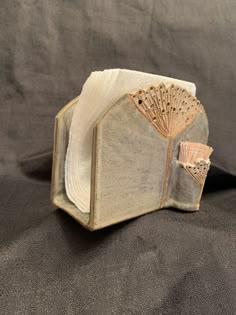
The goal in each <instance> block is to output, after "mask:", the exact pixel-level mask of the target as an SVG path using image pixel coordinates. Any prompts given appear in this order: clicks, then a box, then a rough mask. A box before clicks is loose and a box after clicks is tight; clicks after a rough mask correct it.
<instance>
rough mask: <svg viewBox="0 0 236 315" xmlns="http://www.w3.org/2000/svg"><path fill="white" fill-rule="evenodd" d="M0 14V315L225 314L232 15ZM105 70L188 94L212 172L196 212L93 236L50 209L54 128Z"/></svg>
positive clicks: (93, 6) (230, 228)
mask: <svg viewBox="0 0 236 315" xmlns="http://www.w3.org/2000/svg"><path fill="white" fill-rule="evenodd" d="M0 9H1V10H0V15H1V19H0V24H1V28H0V32H1V33H0V35H1V36H0V42H1V49H0V61H1V62H0V65H1V71H0V83H1V89H0V100H1V103H0V140H1V141H0V313H1V314H4V315H5V314H7V315H11V314H24V315H25V314H40V315H41V314H56V315H58V314H102V315H106V314H108V315H110V314H128V315H129V314H186V315H189V314H214V315H216V314H220V315H222V314H227V315H228V314H232V315H233V314H235V312H236V305H235V280H236V279H235V267H234V265H235V210H236V209H235V208H236V189H235V187H236V183H235V177H233V174H234V175H235V174H236V160H235V158H236V151H235V150H236V149H235V138H234V135H235V133H236V124H235V117H236V107H235V106H234V105H235V104H234V102H235V93H236V89H235V88H234V83H235V79H236V69H235V61H234V59H235V53H236V41H235V28H236V14H235V12H236V2H235V1H233V0H225V1H221V0H215V1H210V0H207V1H203V0H199V1H194V0H189V1H184V0H179V1H171V0H166V1H159V0H158V1H154V0H153V1H142V0H138V1H134V0H133V1H131V0H128V1H102V0H98V1H85V0H84V1H82V0H81V1H76V0H71V1H63V0H54V1H46V0H41V1H33V0H15V1H7V0H3V1H1V2H0ZM104 68H129V69H136V70H140V71H144V72H150V73H158V74H161V75H164V76H170V77H176V78H179V79H182V80H186V81H192V82H195V83H196V85H197V97H198V98H199V99H200V100H201V102H202V104H203V105H204V106H205V108H206V111H207V114H208V117H209V123H210V141H209V145H211V146H212V147H214V153H213V155H212V160H213V163H214V165H215V166H217V167H218V169H217V168H214V167H213V168H212V169H211V172H210V174H209V177H208V180H207V183H206V184H207V185H206V188H205V190H204V195H203V199H202V203H201V210H200V211H199V212H196V213H184V212H181V211H175V210H161V211H158V212H155V213H151V214H148V215H145V216H143V217H140V218H137V219H133V220H130V221H127V222H124V223H121V224H118V225H116V226H112V227H109V228H106V229H104V230H101V231H97V232H93V233H90V232H88V231H86V230H84V229H83V228H82V227H81V226H80V225H79V224H78V223H76V222H75V221H74V220H73V219H72V218H70V217H69V216H68V215H66V214H64V213H63V212H62V211H61V210H59V209H55V208H54V207H53V206H52V205H51V204H50V200H49V191H50V172H51V159H52V143H53V125H54V117H55V115H56V113H57V112H58V111H59V110H60V109H61V108H62V106H63V105H64V104H65V103H67V102H68V101H69V100H71V99H73V98H74V97H75V96H77V95H79V94H80V91H81V88H82V84H83V83H84V81H85V80H86V78H87V77H88V75H89V74H90V72H91V71H94V70H103V69H104ZM222 170H225V171H224V172H223V171H222Z"/></svg>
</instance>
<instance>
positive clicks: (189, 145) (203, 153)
mask: <svg viewBox="0 0 236 315" xmlns="http://www.w3.org/2000/svg"><path fill="white" fill-rule="evenodd" d="M212 151H213V149H212V148H211V147H209V146H207V145H204V144H202V143H194V142H186V141H182V142H180V151H179V162H180V163H181V164H182V167H184V168H185V169H186V171H187V172H188V173H189V174H190V175H191V176H193V177H194V178H195V179H196V180H197V181H199V182H200V183H201V184H203V183H204V182H205V179H206V176H207V172H208V170H209V167H210V160H209V157H210V155H211V153H212Z"/></svg>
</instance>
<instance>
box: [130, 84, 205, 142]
mask: <svg viewBox="0 0 236 315" xmlns="http://www.w3.org/2000/svg"><path fill="white" fill-rule="evenodd" d="M129 97H130V99H131V101H132V102H133V103H134V105H135V106H136V108H137V109H138V110H139V111H140V112H141V113H142V114H143V115H144V116H145V117H146V118H147V119H148V120H149V121H150V122H151V123H152V124H153V126H154V127H155V128H156V129H157V130H158V131H159V132H160V133H161V134H162V135H163V136H164V137H169V138H174V137H176V136H177V135H178V134H179V133H180V132H182V131H183V130H184V129H185V128H186V127H187V126H188V125H190V124H191V123H192V122H193V120H194V119H195V118H196V117H197V115H198V114H199V112H200V111H201V110H202V108H203V106H202V105H201V104H200V101H199V100H198V99H197V98H196V97H195V96H193V95H192V94H191V93H189V92H188V91H187V90H186V89H183V88H181V87H179V86H176V85H174V84H171V85H169V86H168V87H167V86H166V85H165V84H164V83H160V84H158V85H156V86H150V87H149V88H147V89H141V90H138V91H136V92H134V93H130V94H129Z"/></svg>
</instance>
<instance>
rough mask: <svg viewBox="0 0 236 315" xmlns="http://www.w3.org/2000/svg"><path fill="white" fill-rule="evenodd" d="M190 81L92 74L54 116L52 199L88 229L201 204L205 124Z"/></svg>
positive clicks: (205, 162) (118, 72) (205, 166)
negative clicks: (151, 213)
mask: <svg viewBox="0 0 236 315" xmlns="http://www.w3.org/2000/svg"><path fill="white" fill-rule="evenodd" d="M195 90H196V89H195V85H194V84H193V83H190V82H185V81H180V80H176V79H172V78H167V77H162V76H158V75H153V74H147V73H142V72H137V71H130V70H121V69H113V70H105V71H103V72H93V73H92V74H91V76H90V77H89V78H88V80H87V81H86V82H85V84H84V86H83V90H82V92H81V95H80V96H79V97H78V98H76V99H75V100H73V101H72V102H70V103H69V104H68V105H67V106H66V107H65V108H64V109H63V110H62V111H61V112H60V113H59V114H58V115H57V117H56V125H55V143H54V162H53V177H52V199H53V202H54V203H55V204H56V205H58V206H59V207H61V208H63V209H64V210H65V211H67V212H68V213H70V214H71V215H72V216H73V217H74V218H76V219H77V220H78V221H79V222H80V223H82V224H83V225H84V226H85V227H87V228H89V229H91V230H93V229H98V228H101V227H104V226H107V225H110V224H114V223H117V222H119V221H122V220H125V219H128V218H131V217H134V216H138V215H141V214H144V213H147V212H150V211H153V210H156V209H160V208H165V207H177V208H180V209H184V210H188V211H193V210H197V209H198V208H199V203H200V198H201V194H202V189H203V185H204V182H205V178H206V174H207V171H208V169H209V165H210V161H209V156H210V154H211V151H212V149H211V148H210V147H208V146H207V145H206V143H207V138H208V122H207V117H206V113H205V111H204V108H203V106H202V104H201V103H200V101H199V100H198V99H197V98H196V97H195Z"/></svg>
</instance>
